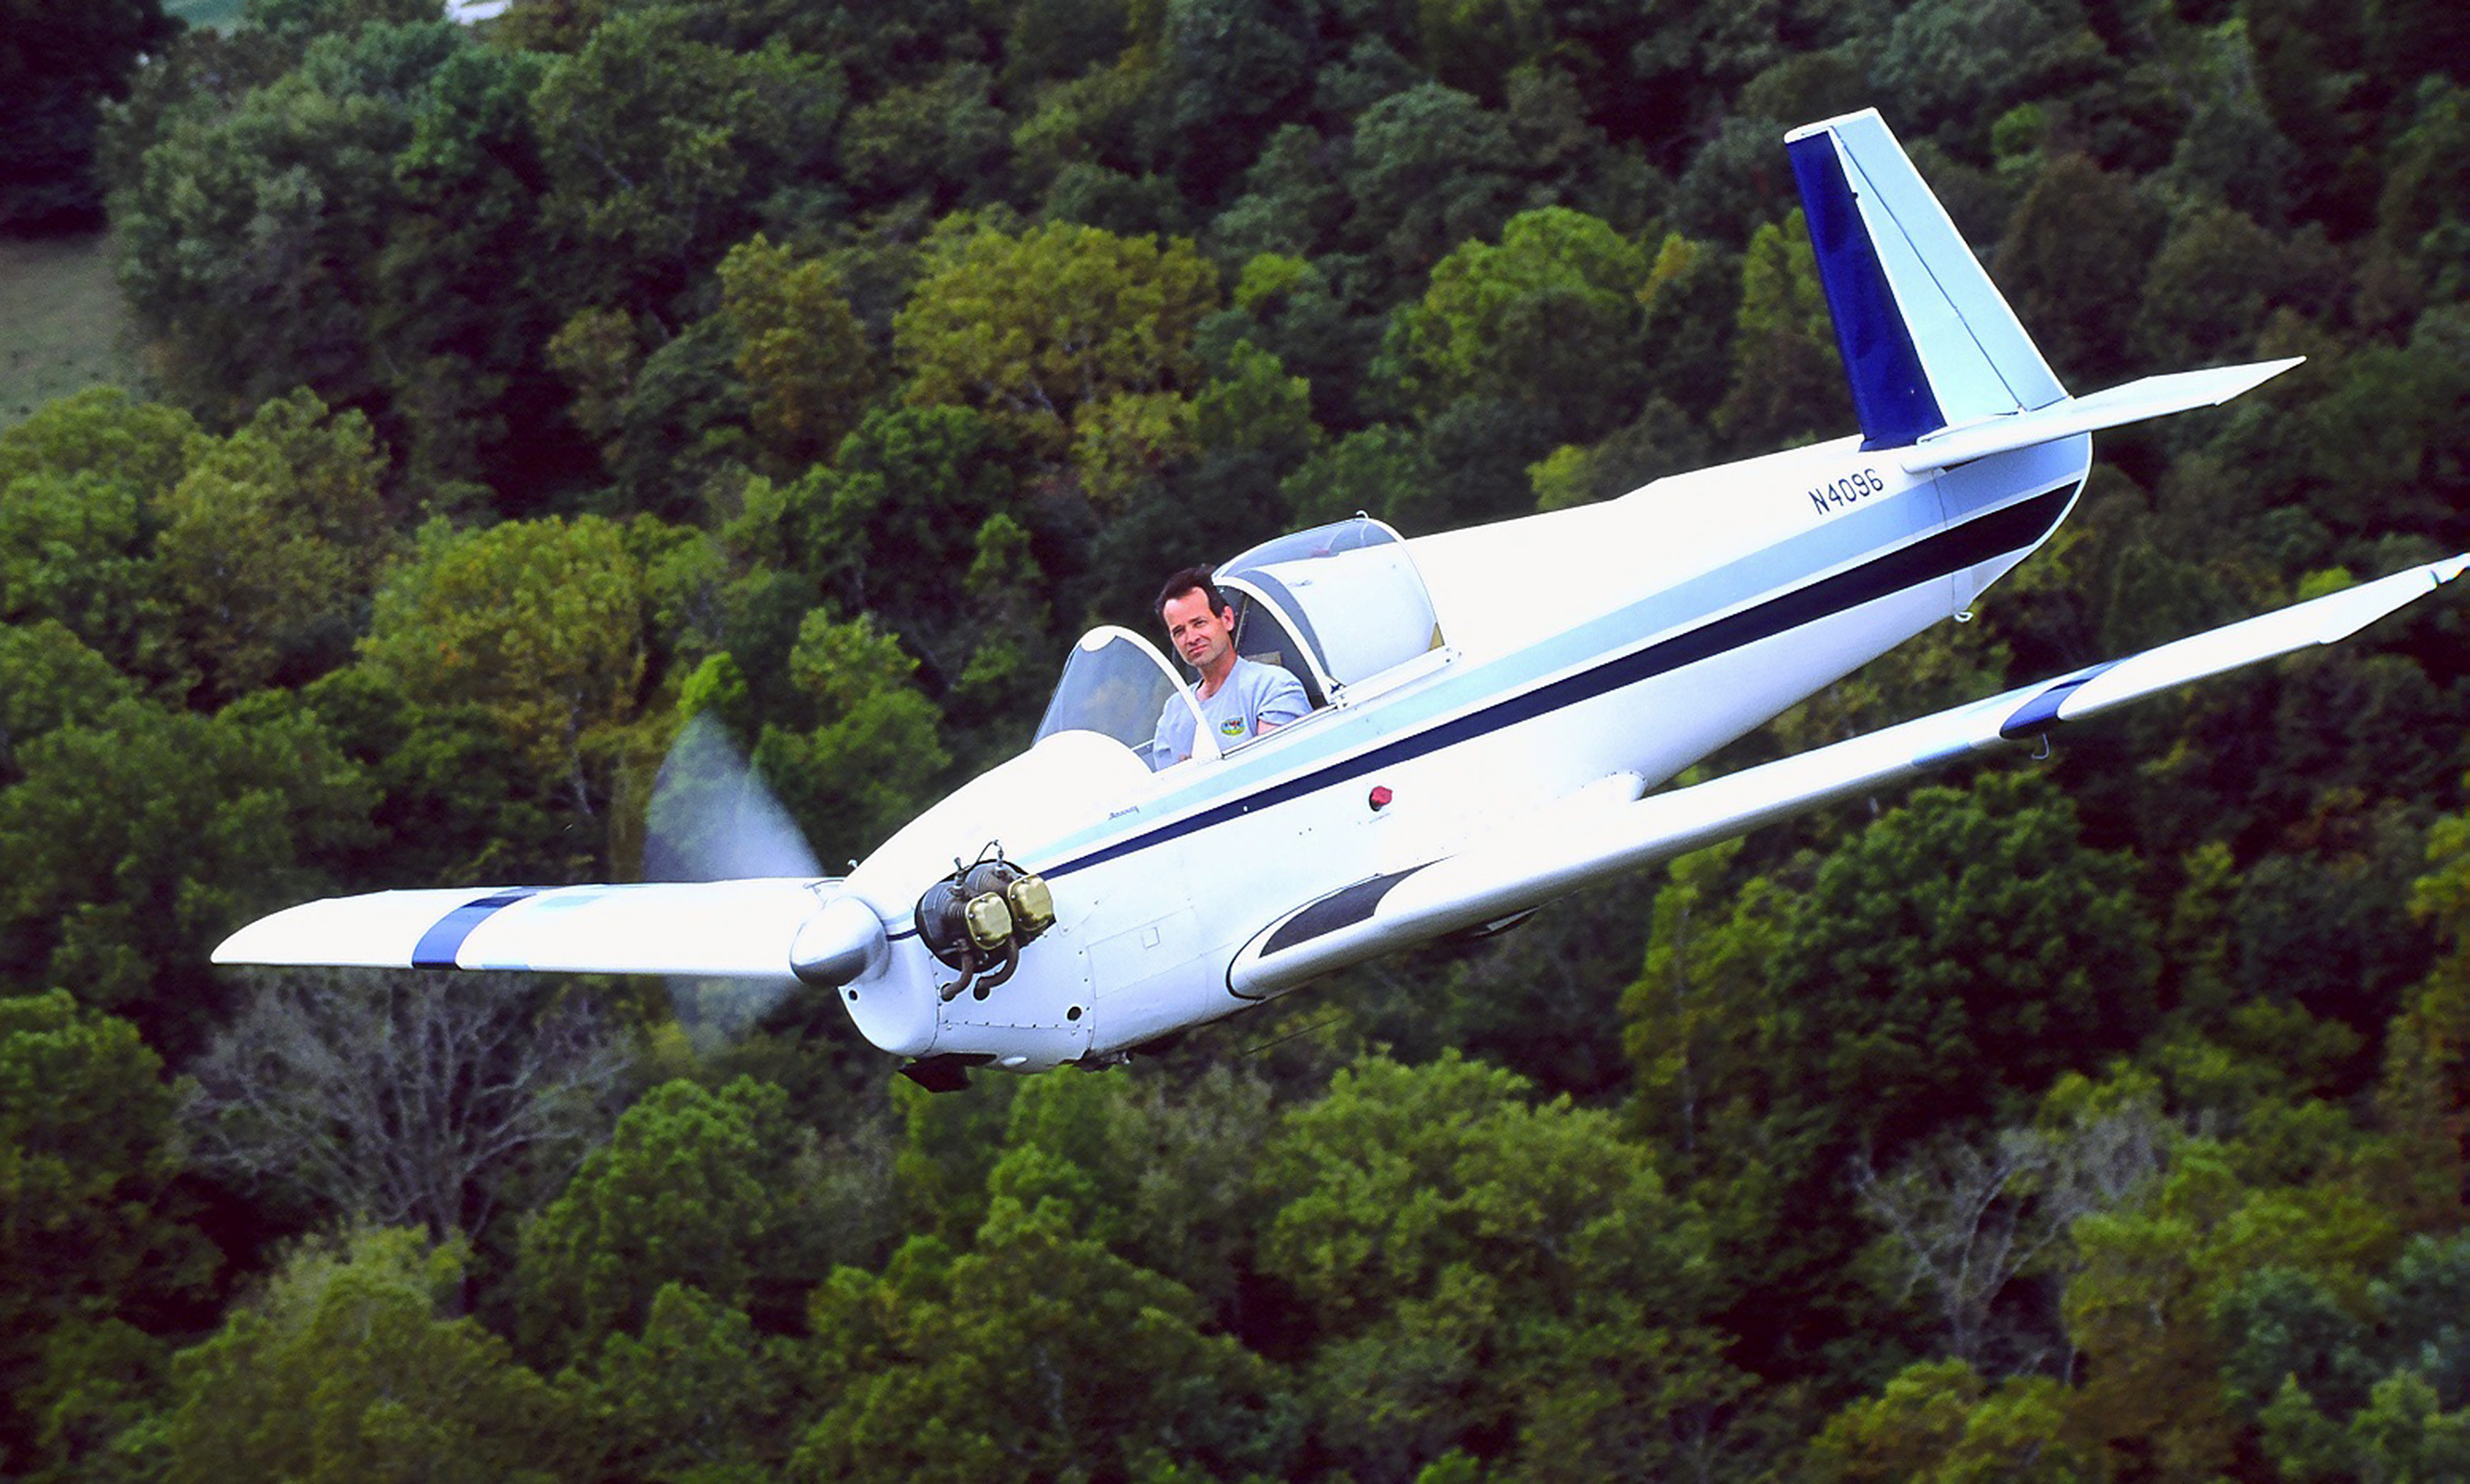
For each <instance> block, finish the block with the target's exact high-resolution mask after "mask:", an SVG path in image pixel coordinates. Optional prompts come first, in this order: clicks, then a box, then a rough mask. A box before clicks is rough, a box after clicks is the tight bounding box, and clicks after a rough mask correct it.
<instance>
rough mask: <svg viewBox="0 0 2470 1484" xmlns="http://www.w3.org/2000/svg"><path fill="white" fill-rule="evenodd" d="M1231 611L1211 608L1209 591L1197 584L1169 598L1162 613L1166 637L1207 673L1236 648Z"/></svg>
mask: <svg viewBox="0 0 2470 1484" xmlns="http://www.w3.org/2000/svg"><path fill="white" fill-rule="evenodd" d="M1232 612H1234V610H1232V609H1226V610H1223V611H1220V612H1217V613H1212V612H1210V609H1209V596H1208V594H1206V593H1204V592H1202V591H1200V589H1199V588H1195V589H1193V590H1192V591H1189V592H1184V593H1179V594H1177V596H1175V597H1171V598H1169V599H1167V600H1166V607H1165V609H1164V610H1163V611H1162V612H1161V614H1160V616H1161V617H1162V618H1164V619H1165V620H1166V637H1167V641H1168V642H1169V643H1171V644H1173V645H1174V646H1175V650H1176V653H1177V654H1179V655H1181V656H1183V662H1184V663H1186V664H1188V665H1190V666H1192V667H1193V668H1194V669H1196V670H1199V671H1200V673H1201V674H1203V675H1207V674H1209V673H1210V672H1211V671H1212V670H1214V669H1216V668H1217V666H1218V664H1219V662H1220V661H1221V660H1223V658H1224V657H1226V656H1227V655H1229V654H1231V653H1232V652H1233V651H1234V648H1235V626H1234V625H1233V624H1232V623H1229V622H1228V621H1227V614H1231V613H1232Z"/></svg>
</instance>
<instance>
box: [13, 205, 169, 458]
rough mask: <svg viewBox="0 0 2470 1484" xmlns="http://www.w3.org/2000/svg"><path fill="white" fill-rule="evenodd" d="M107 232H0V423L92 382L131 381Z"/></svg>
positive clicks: (124, 314)
mask: <svg viewBox="0 0 2470 1484" xmlns="http://www.w3.org/2000/svg"><path fill="white" fill-rule="evenodd" d="M127 346H128V307H127V306H126V305H125V304H124V303H123V302H122V301H121V297H120V286H119V285H118V284H116V283H114V282H112V277H111V249H110V239H109V238H108V237H107V236H105V234H103V233H100V232H98V233H95V234H93V235H91V236H86V237H62V238H44V239H39V240H36V241H32V242H20V241H16V240H14V239H10V238H0V428H7V427H12V426H14V425H15V424H17V423H20V422H23V421H24V420H25V419H26V418H27V416H29V415H30V414H31V413H33V411H34V410H35V408H36V407H38V406H42V405H43V404H44V403H46V402H49V401H51V400H52V399H53V398H55V397H64V396H67V395H68V394H69V393H70V392H73V391H78V390H81V389H82V388H84V387H88V386H92V385H94V384H95V383H98V382H116V383H120V384H121V385H124V386H133V385H135V384H136V377H137V366H136V364H135V363H134V361H133V360H132V359H130V357H129V355H128V349H127Z"/></svg>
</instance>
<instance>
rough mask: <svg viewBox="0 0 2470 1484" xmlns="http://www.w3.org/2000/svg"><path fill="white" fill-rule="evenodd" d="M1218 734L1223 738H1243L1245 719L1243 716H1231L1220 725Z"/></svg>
mask: <svg viewBox="0 0 2470 1484" xmlns="http://www.w3.org/2000/svg"><path fill="white" fill-rule="evenodd" d="M1218 733H1219V735H1221V736H1227V737H1240V736H1242V735H1243V734H1244V718H1242V717H1241V716H1229V717H1228V718H1226V719H1225V720H1224V721H1223V722H1220V723H1219V724H1218Z"/></svg>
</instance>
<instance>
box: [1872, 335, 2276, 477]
mask: <svg viewBox="0 0 2470 1484" xmlns="http://www.w3.org/2000/svg"><path fill="white" fill-rule="evenodd" d="M2303 359H2306V358H2305V357H2303V356H2293V357H2291V358H2290V359H2287V360H2263V361H2257V362H2255V363H2254V364H2251V365H2244V366H2216V367H2214V368H2212V369H2211V370H2207V371H2178V372H2173V373H2172V374H2170V375H2168V376H2148V377H2146V378H2144V379H2143V380H2142V381H2140V382H2130V383H2127V384H2126V385H2124V386H2113V387H2110V388H2109V390H2108V391H2099V392H2094V393H2093V394H2092V395H2091V396H2088V397H2070V398H2068V399H2067V400H2065V401H2063V402H2060V403H2055V404H2053V405H2051V406H2046V407H2037V408H2035V409H2033V410H2031V411H2028V412H2010V413H2007V414H2005V415H2003V416H1999V417H1993V418H1991V419H1989V420H1988V421H1986V422H1980V423H1974V424H1972V425H1971V426H1970V427H1967V428H1950V429H1947V430H1946V431H1945V432H1941V433H1936V434H1933V435H1931V436H1929V437H1926V438H1923V439H1922V441H1921V442H1919V443H1917V444H1915V445H1914V446H1913V447H1912V448H1910V449H1909V450H1906V451H1905V452H1904V453H1903V454H1902V455H1901V457H1900V460H1899V461H1900V462H1901V463H1902V465H1903V467H1904V472H1905V473H1907V474H1927V473H1929V472H1930V471H1931V470H1934V469H1946V468H1950V467H1952V466H1954V465H1956V464H1962V463H1968V462H1969V461H1971V460H1973V459H1976V458H1981V457H1984V456H1986V455H1988V454H1992V453H2003V452H2007V451H2008V450H2009V449H2021V448H2029V447H2031V446H2032V445H2034V444H2036V443H2047V442H2049V441H2050V440H2051V439H2053V438H2067V437H2073V436H2074V435H2075V434H2077V433H2088V432H2097V431H2099V430H2100V429H2105V428H2119V427H2124V426H2125V425H2127V424H2129V423H2140V422H2142V421H2144V420H2145V419H2146V418H2151V417H2164V416H2167V415H2168V414H2170V413H2172V412H2184V411H2187V410H2189V409H2190V408H2194V407H2211V406H2220V405H2221V404H2223V403H2225V402H2227V401H2229V400H2230V399H2231V398H2232V397H2235V396H2238V395H2239V394H2240V393H2242V392H2247V391H2251V390H2253V389H2254V388H2256V387H2258V386H2261V385H2263V384H2264V383H2266V382H2269V381H2271V380H2272V379H2273V378H2274V377H2276V376H2279V375H2280V374H2281V373H2282V372H2284V371H2287V370H2289V369H2290V368H2291V367H2292V366H2295V365H2296V364H2298V362H2299V361H2301V360H2303Z"/></svg>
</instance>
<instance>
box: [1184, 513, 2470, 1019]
mask: <svg viewBox="0 0 2470 1484" xmlns="http://www.w3.org/2000/svg"><path fill="white" fill-rule="evenodd" d="M2465 567H2470V555H2462V556H2455V557H2449V558H2447V559H2445V560H2444V561H2441V562H2431V563H2429V564H2427V565H2426V566H2424V567H2416V568H2411V569H2410V570H2408V571H2403V572H2397V573H2395V574H2394V575H2392V576H2390V577H2386V578H2382V579H2380V580H2378V581H2375V582H2370V583H2365V584H2363V585H2361V586H2359V587H2356V588H2351V589H2348V590H2346V591H2341V592H2336V593H2332V594H2329V595H2327V596H2324V597H2320V598H2315V599H2311V600H2310V601H2308V602H2304V603H2299V604H2295V605H2293V606H2292V607H2289V608H2285V609H2281V610H2279V611H2277V612H2274V613H2271V614H2263V615H2262V616H2260V617H2255V618H2249V619H2246V620H2244V621H2242V622H2239V623H2234V624H2230V625H2228V626H2227V627H2225V628H2220V629H2214V630H2211V631H2209V632H2207V633H2203V634H2199V635H2196V636H2194V637H2193V638H2184V639H2179V640H2176V641H2175V642H2172V643H2168V644H2164V645H2161V646H2160V647H2159V648H2157V649H2152V650H2147V651H2145V652H2144V653H2142V654H2140V655H2135V656H2132V657H2131V658H2129V659H2125V660H2120V661H2113V662H2111V663H2109V664H2104V665H2095V666H2093V667H2091V668H2089V669H2085V670H2079V671H2077V672H2075V673H2074V674H2072V675H2065V676H2061V677H2059V678H2058V679H2055V680H2049V681H2043V682H2040V683H2039V684H2032V685H2025V686H2021V687H2019V688H2017V689H2015V690H2011V691H2008V692H2006V693H2005V694H2003V695H1998V696H1993V697H1992V698H1990V699H1989V700H1986V701H1976V702H1973V703H1971V704H1970V705H1968V706H1961V707H1955V708H1953V709H1951V710H1946V711H1941V712H1939V713H1937V714H1936V715H1933V716H1925V717H1922V718H1921V719H1920V720H1918V721H1909V722H1905V723H1903V724H1901V725H1899V726H1895V727H1890V728H1887V729H1886V730H1881V731H1875V732H1872V733H1870V734H1869V735H1867V736H1861V737H1854V738H1852V740H1851V741H1848V742H1839V743H1836V744H1834V745H1833V746H1831V747H1824V748H1820V749H1817V750H1816V751H1814V752H1808V753H1803V754H1798V755H1796V756H1792V757H1786V758H1783V759H1780V760H1778V761H1776V762H1771V763H1766V764H1764V765H1762V766H1759V767H1756V768H1749V769H1745V770H1743V771H1741V772H1739V773H1736V774H1731V775H1728V776H1727V777H1720V778H1715V779H1713V780H1712V781H1709V782H1705V783H1699V784H1695V785H1693V786H1691V787H1689V788H1679V789H1673V790H1670V791H1668V792H1666V793H1662V794H1655V795H1650V796H1649V797H1647V798H1645V799H1643V800H1639V801H1638V802H1636V803H1628V804H1618V805H1614V806H1611V807H1608V808H1606V809H1605V810H1603V811H1602V812H1601V813H1600V814H1598V815H1596V816H1594V817H1592V818H1589V819H1586V820H1583V821H1577V822H1573V821H1571V820H1569V819H1567V818H1566V817H1563V816H1559V815H1555V816H1554V817H1553V819H1552V821H1551V823H1550V825H1549V826H1547V827H1541V828H1535V829H1529V830H1526V831H1524V832H1514V833H1509V834H1503V835H1497V836H1494V837H1492V838H1490V839H1489V840H1488V842H1487V845H1486V847H1485V848H1484V849H1482V850H1476V851H1467V852H1464V853H1461V854H1457V855H1452V856H1447V857H1444V858H1442V859H1440V860H1436V861H1432V862H1429V863H1427V864H1425V865H1423V866H1419V867H1415V868H1412V869H1410V870H1403V871H1398V872H1395V873H1393V874H1390V875H1386V876H1378V877H1374V878H1372V879H1371V880H1368V881H1361V882H1358V883H1356V884H1355V885H1353V886H1350V887H1347V888H1344V889H1342V890H1340V891H1338V892H1334V893H1330V894H1329V895H1327V896H1324V897H1321V898H1319V899H1318V900H1317V901H1313V902H1308V903H1306V904H1304V905H1303V906H1301V907H1299V908H1297V909H1295V910H1294V911H1293V912H1290V913H1288V914H1286V915H1285V916H1281V917H1279V918H1277V919H1276V920H1275V921H1272V922H1271V923H1270V924H1269V926H1267V927H1266V928H1264V929H1262V931H1261V932H1260V934H1259V935H1258V936H1256V937H1255V938H1254V939H1252V940H1251V941H1250V942H1249V943H1247V944H1246V945H1245V947H1244V949H1243V951H1242V952H1241V953H1239V954H1237V955H1236V958H1235V962H1234V963H1233V965H1232V966H1231V967H1230V968H1229V970H1228V987H1229V988H1231V989H1232V990H1233V991H1234V992H1235V993H1237V994H1239V995H1244V996H1246V997H1247V998H1265V997H1267V996H1270V995H1274V994H1281V993H1284V992H1285V991H1287V990H1289V989H1292V988H1293V987H1295V986H1296V985H1300V984H1302V983H1303V982H1304V981H1306V980H1308V979H1311V978H1313V977H1314V976H1316V975H1318V974H1322V973H1326V972H1328V971H1329V970H1331V969H1336V968H1342V967H1344V966H1345V965H1347V964H1350V963H1355V962H1362V961H1363V960H1364V959H1368V958H1371V957H1373V956H1374V955H1376V954H1381V953H1386V952H1389V951H1391V950H1393V949H1396V948H1402V947H1406V946H1409V945H1410V944H1413V943H1418V942H1424V941H1427V940H1429V939H1434V938H1438V937H1441V936H1443V935H1445V934H1450V933H1456V932H1463V931H1466V930H1468V929H1472V928H1480V927H1483V926H1486V925H1488V924H1491V923H1495V922H1500V921H1502V920H1503V919H1505V918H1508V917H1511V916H1516V915H1517V914H1519V913H1522V912H1526V911H1528V910H1531V909H1533V908H1535V907H1537V906H1540V905H1541V904H1543V903H1545V902H1548V901H1550V900H1552V899H1553V898H1555V897H1558V896H1562V895H1566V894H1567V893H1571V892H1573V891H1576V890H1577V889H1578V888H1580V887H1584V886H1588V885H1591V884H1593V883H1595V882H1597V881H1601V880H1603V879H1605V878H1607V877H1609V876H1612V875H1614V874H1617V873H1618V872H1620V871H1623V870H1633V869H1635V868H1637V867H1641V866H1644V865H1648V864H1650V863H1652V862H1655V861H1659V860H1664V859H1667V858H1669V857H1671V856H1675V855H1681V854H1684V853H1686V852H1688V851H1690V850H1695V849H1698V848H1701V847H1702V846H1710V845H1713V844H1715V843H1716V842H1718V841H1722V840H1729V839H1731V838H1732V837H1734V836H1736V835H1739V834H1742V833H1745V832H1747V831H1749V830H1752V829H1755V828H1757V827H1759V825H1762V824H1770V823H1775V822H1777V821H1779V820H1783V819H1785V818H1787V817H1789V816H1791V815H1794V814H1798V813H1800V812H1801V811H1803V810H1805V809H1808V808H1811V807H1813V806H1815V805H1819V804H1824V803H1830V802H1833V801H1836V800H1843V799H1850V798H1856V797H1858V796H1860V795H1862V794H1865V793H1868V792H1870V791H1872V790H1874V789H1876V788H1878V787H1880V786H1882V785H1886V784H1892V783H1896V782H1899V781H1900V780H1903V779H1906V778H1910V777H1916V776H1918V775H1920V774H1922V773H1924V772H1926V771H1928V770H1930V769H1932V768H1935V767H1938V766H1940V765H1942V764H1945V763H1948V762H1951V761H1954V760H1955V759H1957V758H1960V757H1965V756H1969V755H1970V754H1973V753H1977V752H1981V751H1984V750H1986V749H1989V748H1992V747H1996V746H1998V745H2000V744H2001V743H2006V742H2016V741H2021V740H2024V739H2028V738H2031V737H2035V736H2039V734H2040V733H2042V732H2044V731H2047V730H2049V729H2050V728H2052V727H2055V726H2057V725H2058V724H2060V723H2062V722H2065V721H2072V720H2076V719H2079V718H2082V717H2086V716H2090V715H2093V714H2096V713H2098V712H2101V711H2106V710H2108V709H2109V708H2110V707H2115V706H2120V705H2123V704H2125V703H2127V702H2129V701H2133V700H2137V699H2140V698H2142V697H2145V696H2150V695H2154V694H2155V693H2157V692H2160V691H2164V690H2169V689H2171V688H2173V687H2175V686H2178V685H2180V684H2185V683H2186V682H2188V681H2192V680H2199V679H2202V678H2203V677H2205V676H2208V675H2218V674H2220V673H2222V672H2224V671H2225V670H2231V669H2236V668H2237V667H2239V666H2241V665H2245V664H2251V663H2254V662H2255V661H2261V660H2269V659H2272V658H2273V657H2274V656H2276V655H2284V654H2288V653H2290V652H2291V651H2293V650H2296V649H2302V648H2305V647H2307V646H2308V645H2311V644H2330V643H2334V642H2336V641H2338V640H2340V639H2342V638H2347V637H2348V636H2350V635H2351V634H2354V633H2356V632H2358V630H2359V629H2361V628H2362V627H2364V626H2365V625H2366V624H2368V623H2370V622H2372V621H2374V620H2375V619H2377V618H2380V617H2382V616H2384V615H2385V614H2389V613H2391V612H2393V611H2394V610H2396V609H2399V608H2401V607H2403V606H2405V605H2407V604H2409V603H2410V602H2412V600H2414V599H2416V598H2420V597H2423V596H2425V595H2426V594H2427V593H2429V592H2432V591H2435V589H2436V588H2438V587H2440V586H2442V585H2443V584H2445V583H2447V582H2450V581H2452V580H2453V579H2454V578H2456V577H2458V576H2459V575H2460V574H2461V572H2462V570H2463V568H2465Z"/></svg>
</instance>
